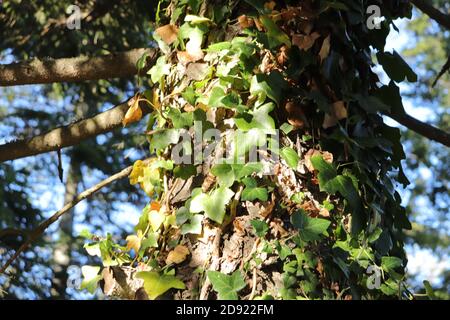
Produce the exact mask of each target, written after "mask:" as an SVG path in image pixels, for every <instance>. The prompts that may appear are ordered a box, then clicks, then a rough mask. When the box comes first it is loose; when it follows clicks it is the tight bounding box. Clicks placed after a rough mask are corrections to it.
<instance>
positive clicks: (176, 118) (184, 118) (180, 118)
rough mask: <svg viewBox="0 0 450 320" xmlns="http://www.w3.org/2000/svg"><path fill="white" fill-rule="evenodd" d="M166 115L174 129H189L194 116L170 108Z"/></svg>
mask: <svg viewBox="0 0 450 320" xmlns="http://www.w3.org/2000/svg"><path fill="white" fill-rule="evenodd" d="M167 115H168V116H169V119H170V120H171V121H172V123H173V126H174V128H175V129H181V128H185V127H191V126H192V124H193V122H194V115H193V114H192V113H191V112H181V111H180V110H179V109H175V108H170V109H169V112H168V113H167Z"/></svg>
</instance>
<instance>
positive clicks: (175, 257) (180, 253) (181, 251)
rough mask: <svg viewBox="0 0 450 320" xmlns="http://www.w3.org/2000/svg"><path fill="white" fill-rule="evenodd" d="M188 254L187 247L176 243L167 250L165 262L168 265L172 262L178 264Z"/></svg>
mask: <svg viewBox="0 0 450 320" xmlns="http://www.w3.org/2000/svg"><path fill="white" fill-rule="evenodd" d="M188 255H189V249H188V248H187V247H186V246H183V245H178V246H176V247H175V249H173V250H172V251H170V252H169V254H168V255H167V258H166V264H167V265H170V264H172V263H174V264H180V263H182V262H183V261H184V260H186V257H187V256H188Z"/></svg>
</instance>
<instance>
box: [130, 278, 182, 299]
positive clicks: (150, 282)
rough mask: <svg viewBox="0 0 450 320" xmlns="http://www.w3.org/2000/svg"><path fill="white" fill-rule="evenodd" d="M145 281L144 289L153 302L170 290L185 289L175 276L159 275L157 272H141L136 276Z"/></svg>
mask: <svg viewBox="0 0 450 320" xmlns="http://www.w3.org/2000/svg"><path fill="white" fill-rule="evenodd" d="M136 277H137V278H139V279H142V280H144V289H145V291H146V292H147V294H148V297H149V298H150V299H151V300H154V299H156V298H158V297H159V296H160V295H162V294H164V293H165V292H166V291H167V290H170V289H172V288H173V289H184V288H185V285H184V283H183V282H182V281H181V280H179V279H178V278H177V277H175V276H173V275H167V274H159V273H158V272H156V271H141V272H139V273H138V274H137V275H136Z"/></svg>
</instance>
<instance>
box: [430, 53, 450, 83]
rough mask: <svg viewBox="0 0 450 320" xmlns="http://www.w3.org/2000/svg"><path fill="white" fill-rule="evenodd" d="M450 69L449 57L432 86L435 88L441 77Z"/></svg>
mask: <svg viewBox="0 0 450 320" xmlns="http://www.w3.org/2000/svg"><path fill="white" fill-rule="evenodd" d="M448 70H450V57H448V59H447V62H446V63H445V64H444V66H443V67H442V69H441V71H440V72H439V74H438V75H437V77H436V80H434V81H433V84H432V85H431V87H432V88H434V87H435V86H436V84H437V83H438V81H439V79H440V78H441V77H442V76H443V75H444V74H445V73H446V72H447V71H448Z"/></svg>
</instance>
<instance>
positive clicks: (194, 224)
mask: <svg viewBox="0 0 450 320" xmlns="http://www.w3.org/2000/svg"><path fill="white" fill-rule="evenodd" d="M202 221H203V215H201V214H195V215H194V216H193V217H192V218H190V219H189V223H185V224H183V226H182V227H181V234H182V235H185V234H188V233H192V234H201V233H202Z"/></svg>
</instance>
